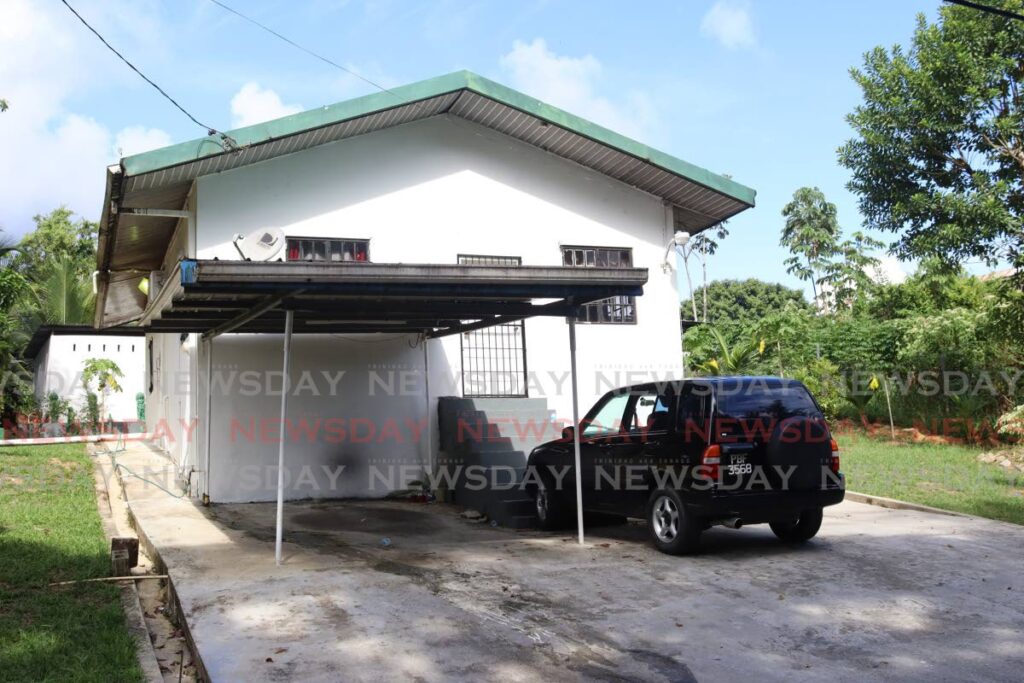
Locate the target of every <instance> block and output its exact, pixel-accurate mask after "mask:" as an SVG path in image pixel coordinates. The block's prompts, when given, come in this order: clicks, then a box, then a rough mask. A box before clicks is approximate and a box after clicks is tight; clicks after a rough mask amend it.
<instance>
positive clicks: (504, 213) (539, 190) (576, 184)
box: [160, 118, 681, 500]
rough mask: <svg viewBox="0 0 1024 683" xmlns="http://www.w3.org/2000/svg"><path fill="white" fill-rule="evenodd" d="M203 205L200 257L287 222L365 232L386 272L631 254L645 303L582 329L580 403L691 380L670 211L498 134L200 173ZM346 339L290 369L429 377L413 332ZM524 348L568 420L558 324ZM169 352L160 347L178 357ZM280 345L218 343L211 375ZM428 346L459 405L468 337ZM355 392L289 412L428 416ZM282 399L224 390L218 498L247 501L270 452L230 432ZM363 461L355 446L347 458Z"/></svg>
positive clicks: (443, 126) (443, 131)
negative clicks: (684, 360)
mask: <svg viewBox="0 0 1024 683" xmlns="http://www.w3.org/2000/svg"><path fill="white" fill-rule="evenodd" d="M195 197H196V212H197V231H196V235H195V248H196V254H197V255H198V257H199V258H214V257H216V258H221V259H234V258H237V252H236V251H235V249H234V247H233V246H232V244H231V240H232V238H233V237H234V235H235V234H237V233H248V232H250V231H252V230H254V229H256V228H261V227H277V228H281V229H282V230H284V232H285V233H286V234H287V235H289V236H310V237H317V236H324V237H348V238H369V239H370V240H371V243H370V258H371V260H372V261H375V262H378V263H387V262H406V263H456V262H457V257H458V255H459V254H493V255H503V256H519V257H521V258H522V261H523V264H524V265H561V249H560V247H561V246H562V245H584V246H607V247H628V248H631V249H632V251H633V262H634V265H636V266H639V267H646V268H648V269H649V271H650V281H649V283H648V285H647V286H646V287H645V294H644V296H642V297H640V298H639V299H638V301H637V318H638V324H636V325H580V326H578V360H579V370H580V403H581V409H583V410H585V409H586V407H588V406H589V405H590V404H591V403H592V402H593V401H594V400H596V398H597V397H598V396H599V395H600V394H601V393H603V392H604V391H606V390H607V389H608V388H609V387H611V386H615V385H618V384H622V383H625V382H631V381H643V380H644V379H649V378H652V377H664V376H675V375H678V374H679V372H680V371H681V356H680V338H679V316H678V293H677V291H676V283H675V278H674V276H672V275H665V274H663V273H662V272H661V269H660V264H661V260H662V257H663V254H664V248H665V244H666V242H667V241H668V238H669V235H670V230H669V227H668V224H667V221H666V211H665V207H664V206H663V204H662V202H661V201H660V200H659V199H657V198H655V197H652V196H649V195H646V194H644V193H641V192H639V191H637V190H635V189H633V188H630V187H628V186H626V185H623V184H621V183H619V182H617V181H614V180H611V179H609V178H607V177H605V176H603V175H600V174H598V173H595V172H592V171H590V170H587V169H584V168H582V167H580V166H577V165H575V164H573V163H571V162H568V161H566V160H564V159H562V158H559V157H556V156H554V155H550V154H547V153H545V152H543V151H540V150H537V149H536V148H533V147H530V146H528V145H525V144H522V143H520V142H517V141H514V140H511V139H509V138H507V137H505V136H502V135H500V134H498V133H495V132H493V131H491V130H489V129H486V128H483V127H480V126H476V125H474V124H471V123H468V122H466V121H463V120H461V119H456V118H435V119H431V120H428V121H422V122H417V123H413V124H408V125H404V126H400V127H397V128H393V129H389V130H385V131H380V132H376V133H373V134H370V135H365V136H361V137H358V138H353V139H350V140H345V141H341V142H337V143H333V144H330V145H325V146H322V147H319V148H316V149H312V150H307V151H305V152H301V153H298V154H294V155H290V156H287V157H282V158H279V159H275V160H272V161H268V162H263V163H260V164H256V165H253V166H249V167H246V168H242V169H237V170H234V171H229V172H226V173H221V174H218V175H213V176H207V177H203V178H201V179H200V180H199V181H198V182H197V185H196V188H195ZM163 336H164V337H170V336H172V335H163ZM173 336H174V337H175V338H176V335H173ZM347 336H349V337H352V339H350V340H341V339H338V338H335V337H329V336H328V337H323V338H313V337H308V338H302V337H296V341H295V344H296V345H295V349H296V351H295V356H294V357H295V360H296V364H297V365H296V370H298V364H299V363H303V364H306V365H307V366H308V368H309V369H318V370H326V371H333V370H347V371H349V372H352V373H355V374H358V373H359V372H362V373H365V372H366V365H367V364H368V363H385V364H390V365H391V369H392V370H393V371H396V372H401V371H402V370H405V371H417V370H418V369H420V368H421V367H422V349H421V348H419V349H416V348H411V344H413V343H414V340H413V339H412V338H411V337H408V336H404V335H380V336H378V337H376V339H374V338H373V337H370V338H367V337H363V338H362V339H359V340H356V339H355V337H356V335H347ZM526 345H527V365H528V367H529V370H530V379H529V383H530V395H531V397H544V398H547V399H548V402H549V405H550V407H551V408H552V409H553V410H554V411H555V413H556V414H557V415H558V416H559V417H561V418H566V419H567V418H568V417H569V416H570V415H571V401H570V394H569V383H568V370H569V351H568V326H567V325H566V323H565V321H564V320H563V319H531V320H528V321H527V322H526ZM171 346H173V345H171ZM171 346H167V347H165V349H164V350H165V353H167V354H170V353H172V352H174V349H173V348H171ZM280 348H281V339H280V337H277V336H264V337H262V338H258V339H253V338H246V337H240V336H226V337H222V338H218V340H217V342H216V351H215V354H214V360H215V362H214V368H215V374H217V375H222V374H223V373H224V372H227V371H229V368H228V367H227V366H225V365H223V364H224V363H228V364H231V365H232V367H234V366H235V365H237V366H238V367H239V368H243V367H244V368H249V369H254V370H259V369H262V370H270V371H276V370H278V369H279V367H280V357H281V354H280ZM429 348H430V354H431V361H430V365H431V395H432V396H433V397H436V396H441V395H459V394H460V393H461V381H460V380H461V378H460V375H459V372H460V369H461V367H460V366H461V359H460V340H459V338H458V336H455V337H448V338H444V339H441V340H435V341H432V342H430V343H429ZM166 364H167V358H165V359H164V365H165V366H166ZM194 369H195V368H193V371H194ZM346 391H348V389H346ZM351 391H352V395H351V396H348V395H346V396H345V397H344V398H343V399H340V400H337V401H325V400H324V399H318V400H313V399H312V398H310V397H307V398H306V399H303V400H301V401H296V402H295V403H294V405H293V410H290V411H289V413H290V414H293V415H303V416H306V415H311V414H315V413H318V412H319V413H323V412H325V411H326V412H338V411H341V412H344V411H350V412H352V411H354V412H353V414H356V415H358V414H359V411H360V410H366V411H370V412H371V413H372V414H373V415H376V416H378V417H380V418H383V417H385V416H390V417H397V418H399V419H401V418H404V417H410V418H416V417H418V416H420V415H421V413H420V411H422V410H423V409H424V408H423V403H422V399H421V398H418V399H412V398H410V400H408V401H407V400H405V398H403V397H399V398H395V399H393V400H391V401H389V402H379V405H378V404H372V405H371V404H366V403H364V401H365V397H366V391H365V388H363V389H360V385H359V383H358V382H355V383H354V384H353V385H352V388H351ZM279 398H280V397H279V396H273V397H269V396H262V397H241V396H238V395H235V394H231V395H230V397H228V396H227V395H225V397H224V398H223V399H221V398H219V397H218V396H217V395H216V392H215V398H214V405H215V407H216V414H215V418H214V421H213V444H214V447H213V454H214V457H213V459H214V467H213V472H212V484H213V490H212V491H211V493H212V494H213V498H214V499H215V500H239V499H243V498H240V497H239V496H238V492H237V490H236V489H235V488H232V487H233V486H234V484H227V483H223V482H230V481H231V480H232V472H231V468H233V467H235V466H237V465H238V464H239V462H241V460H240V459H241V457H242V453H243V452H244V454H245V456H244V457H245V461H246V462H248V461H250V460H253V461H257V462H260V463H267V462H271V461H276V454H277V448H276V444H247V445H246V446H245V447H244V448H243V447H242V446H240V445H237V441H233V440H232V438H231V434H230V423H231V418H232V417H247V416H249V415H268V416H271V417H274V416H276V415H277V409H278V401H279ZM160 400H161V401H164V400H165V399H162V398H161V399H160ZM183 409H184V408H183ZM168 410H171V409H170V408H168ZM194 410H195V407H193V411H194ZM431 411H432V413H433V411H436V405H434V406H432V408H431ZM434 420H436V417H435V416H434V415H433V414H432V416H431V423H432V424H433V423H434ZM237 436H238V434H237V430H236V434H235V437H236V439H237ZM294 450H295V451H297V452H299V453H300V454H297V455H296V457H301V458H304V459H306V460H308V461H309V462H310V463H324V462H327V461H330V462H334V461H335V460H333V459H335V458H337V457H340V456H339V455H338V454H339V452H340V451H339V449H332V448H328V447H327V446H326V445H325V444H323V443H318V444H314V445H304V446H303V447H302V448H296V449H294ZM372 450H373V452H374V453H377V454H379V453H380V452H381V449H380V448H376V449H372ZM392 450H393V452H395V453H396V454H397V455H398V458H399V459H406V458H413V459H415V458H419V460H418V461H419V462H423V461H425V458H426V452H425V451H423V450H422V449H421V450H415V449H411V448H408V447H394V448H393V449H392ZM361 453H364V450H363V449H360V448H352V449H348V450H345V451H344V453H342V455H343V456H345V457H349V456H351V457H355V455H356V454H361ZM352 462H354V461H352ZM218 468H226V469H224V471H220V469H218ZM219 482H220V483H219ZM222 486H224V487H226V488H221V487H222ZM264 488H266V487H264ZM270 488H272V486H271V487H270ZM350 493H353V494H354V493H357V491H356V490H355V489H353V490H352V491H350ZM296 495H300V492H298V491H296Z"/></svg>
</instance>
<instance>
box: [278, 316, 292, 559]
mask: <svg viewBox="0 0 1024 683" xmlns="http://www.w3.org/2000/svg"><path fill="white" fill-rule="evenodd" d="M294 315H295V312H294V311H291V310H289V311H287V312H286V313H285V317H284V361H283V363H282V365H283V370H282V373H281V374H282V377H281V438H280V441H279V443H278V448H277V540H276V543H275V545H274V559H275V560H276V561H277V564H281V536H282V534H283V531H284V441H285V432H286V430H285V427H284V421H285V416H286V415H287V414H288V390H289V386H288V385H289V381H288V379H289V377H290V372H289V370H290V366H291V351H292V318H293V317H294Z"/></svg>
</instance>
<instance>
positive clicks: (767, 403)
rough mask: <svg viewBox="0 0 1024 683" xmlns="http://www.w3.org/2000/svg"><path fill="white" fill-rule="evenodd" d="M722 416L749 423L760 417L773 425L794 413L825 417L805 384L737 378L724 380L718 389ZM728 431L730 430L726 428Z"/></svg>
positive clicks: (718, 410) (718, 407) (719, 408)
mask: <svg viewBox="0 0 1024 683" xmlns="http://www.w3.org/2000/svg"><path fill="white" fill-rule="evenodd" d="M716 403H717V411H716V412H717V413H718V416H717V417H718V419H719V420H721V421H725V422H726V424H728V421H734V422H735V423H741V422H743V423H749V422H751V421H758V422H761V423H763V424H764V426H766V427H768V429H771V428H773V427H774V425H775V424H777V423H778V422H779V421H780V420H785V419H786V418H790V417H813V418H821V417H822V414H821V411H820V410H818V406H817V405H815V403H814V400H813V399H812V398H811V395H810V394H809V393H808V392H807V389H805V388H804V386H803V385H801V384H796V383H792V384H770V385H766V384H763V383H757V382H756V381H752V382H749V383H747V382H737V383H735V384H731V385H725V384H723V385H722V386H720V387H719V388H718V391H717V392H716ZM726 431H729V430H728V429H726Z"/></svg>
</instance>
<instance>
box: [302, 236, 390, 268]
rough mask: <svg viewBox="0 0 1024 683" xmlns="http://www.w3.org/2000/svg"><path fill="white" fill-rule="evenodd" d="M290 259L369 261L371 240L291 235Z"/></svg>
mask: <svg viewBox="0 0 1024 683" xmlns="http://www.w3.org/2000/svg"><path fill="white" fill-rule="evenodd" d="M288 260H289V261H359V262H367V261H369V260H370V240H350V239H327V238H323V237H289V238H288Z"/></svg>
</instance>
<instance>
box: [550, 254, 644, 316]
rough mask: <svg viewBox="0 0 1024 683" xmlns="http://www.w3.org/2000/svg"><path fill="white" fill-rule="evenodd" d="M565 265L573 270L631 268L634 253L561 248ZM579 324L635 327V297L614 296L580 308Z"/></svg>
mask: <svg viewBox="0 0 1024 683" xmlns="http://www.w3.org/2000/svg"><path fill="white" fill-rule="evenodd" d="M562 263H563V264H564V265H566V266H572V267H574V268H632V267H633V250H632V249H622V248H617V247H562ZM576 321H577V322H581V323H596V324H609V325H635V324H636V297H633V296H613V297H611V298H608V299H602V300H601V301H595V302H593V303H589V304H586V305H584V306H581V307H580V312H579V315H577V316H576Z"/></svg>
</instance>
